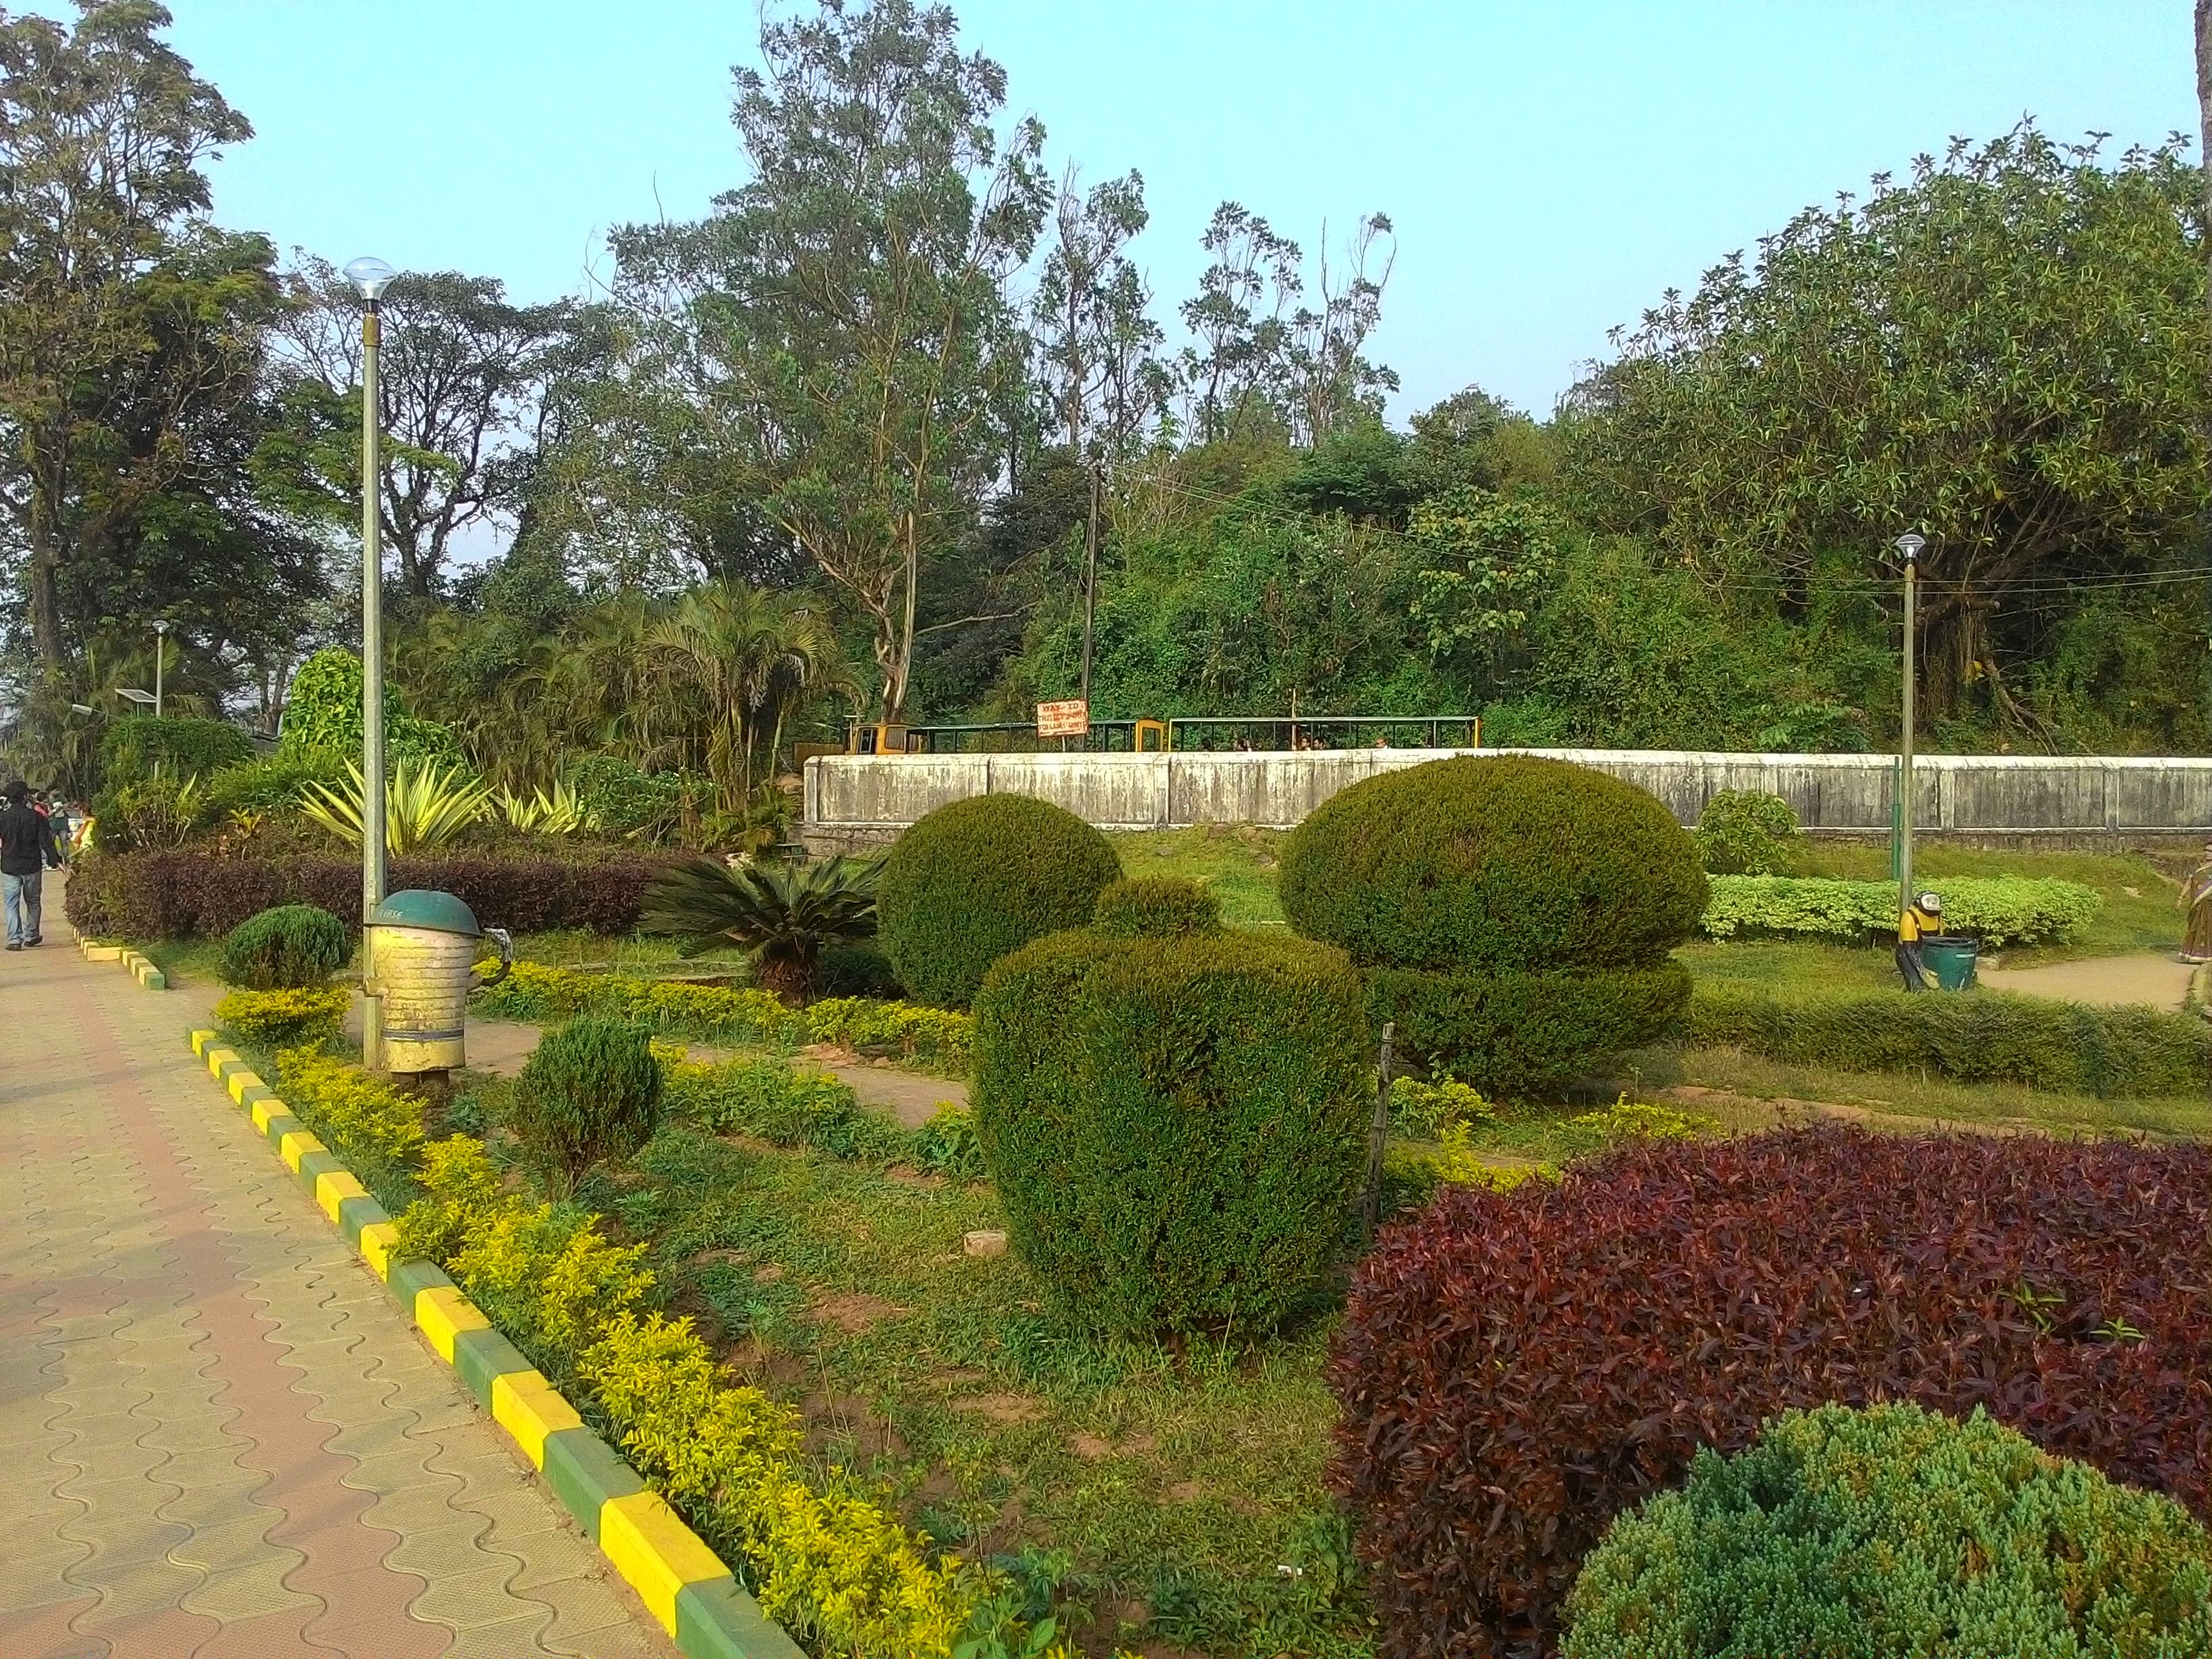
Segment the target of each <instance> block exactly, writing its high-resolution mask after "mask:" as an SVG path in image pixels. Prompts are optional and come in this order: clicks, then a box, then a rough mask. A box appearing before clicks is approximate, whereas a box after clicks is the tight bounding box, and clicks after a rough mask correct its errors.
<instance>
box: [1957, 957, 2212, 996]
mask: <svg viewBox="0 0 2212 1659" xmlns="http://www.w3.org/2000/svg"><path fill="white" fill-rule="evenodd" d="M2194 972H2196V969H2194V968H2192V967H2191V966H2190V964H2189V963H2185V962H2183V961H2181V960H2180V959H2179V957H2172V956H2168V955H2164V954H2161V953H2159V952H2156V951H2138V952H2136V954H2134V955H2132V956H2124V957H2087V958H2085V959H2084V960H2082V961H2080V962H2054V963H2051V964H2050V965H2049V966H2048V967H2044V968H1992V967H1990V966H1989V965H1988V964H1987V963H1984V964H1983V965H1982V967H1981V969H1980V970H1979V971H1978V973H1977V974H1976V975H1975V977H1976V978H1977V979H1978V981H1980V982H1981V983H1982V984H1984V985H1986V986H1988V987H1990V989H1991V990H1992V991H2022V992H2025V993H2027V994H2028V995H2029V996H2033V997H2056V998H2058V999H2060V1000H2063V1001H2067V1002H2090V1003H2096V1004H2099V1005H2100V1006H2105V1007H2119V1006H2125V1005H2129V1004H2135V1003H2142V1004H2148V1006H2151V1007H2153V1008H2165V1009H2169V1010H2178V1009H2179V1008H2180V1006H2181V1004H2182V999H2183V998H2184V997H2185V995H2187V994H2188V991H2189V976H2190V975H2191V974H2193V973H2194Z"/></svg>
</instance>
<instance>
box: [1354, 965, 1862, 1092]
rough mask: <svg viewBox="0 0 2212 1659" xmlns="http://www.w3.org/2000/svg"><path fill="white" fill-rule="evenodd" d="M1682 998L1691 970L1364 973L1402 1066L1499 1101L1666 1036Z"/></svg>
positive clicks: (1376, 1019)
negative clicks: (1408, 1063) (1420, 1068)
mask: <svg viewBox="0 0 2212 1659" xmlns="http://www.w3.org/2000/svg"><path fill="white" fill-rule="evenodd" d="M1899 994H1900V995H1902V994H1903V993H1901V992H1900V993H1899ZM1689 1001H1690V972H1689V969H1686V968H1685V967H1683V966H1682V964H1681V963H1679V962H1662V963H1659V964H1658V965H1656V967H1651V968H1645V969H1632V970H1629V971H1626V972H1616V973H1607V974H1556V973H1555V974H1425V973H1419V972H1416V971H1413V970H1410V969H1391V968H1378V969H1375V970H1374V971H1373V972H1371V973H1370V974H1369V975H1367V1018H1368V1020H1369V1023H1370V1025H1371V1026H1372V1027H1373V1028H1374V1029H1376V1030H1381V1029H1382V1026H1383V1022H1384V1021H1385V1020H1393V1021H1395V1022H1396V1024H1397V1027H1398V1033H1397V1042H1398V1044H1399V1047H1400V1050H1401V1052H1402V1053H1403V1054H1405V1055H1406V1056H1407V1058H1408V1059H1409V1060H1418V1061H1419V1062H1420V1063H1421V1064H1423V1065H1425V1066H1429V1067H1431V1068H1432V1069H1434V1070H1437V1071H1440V1072H1443V1073H1448V1074H1449V1075H1450V1076H1452V1077H1455V1078H1457V1079H1460V1080H1462V1082H1466V1083H1471V1084H1474V1085H1475V1086H1476V1087H1478V1088H1480V1089H1481V1090H1483V1091H1485V1092H1486V1093H1489V1094H1492V1095H1495V1096H1498V1097H1503V1098H1505V1099H1525V1098H1527V1097H1530V1096H1534V1095H1537V1094H1541V1093H1542V1092H1544V1091H1547V1090H1550V1089H1553V1088H1555V1087H1557V1086H1558V1085H1560V1084H1563V1083H1567V1082H1571V1081H1572V1080H1573V1079H1576V1078H1578V1077H1581V1076H1583V1075H1584V1074H1586V1073H1588V1072H1589V1071H1590V1070H1591V1069H1592V1068H1593V1067H1594V1066H1597V1065H1598V1064H1600V1063H1601V1061H1602V1060H1604V1058H1605V1057H1606V1056H1607V1055H1609V1054H1618V1053H1619V1052H1620V1050H1621V1049H1623V1048H1635V1047H1637V1046H1638V1045H1639V1044H1642V1043H1645V1042H1651V1041H1653V1040H1654V1039H1656V1038H1657V1037H1660V1036H1664V1035H1665V1034H1666V1033H1667V1032H1668V1031H1669V1030H1673V1029H1674V1027H1675V1025H1676V1024H1677V1022H1678V1021H1679V1020H1680V1018H1681V1013H1682V1010H1683V1009H1684V1008H1685V1007H1686V1006H1688V1004H1689Z"/></svg>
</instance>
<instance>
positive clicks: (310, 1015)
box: [215, 988, 353, 1051]
mask: <svg viewBox="0 0 2212 1659" xmlns="http://www.w3.org/2000/svg"><path fill="white" fill-rule="evenodd" d="M352 1000H353V993H352V992H350V991H347V990H343V989H335V988H334V989H331V990H328V991H317V990H301V989H290V990H282V991H233V992H232V993H231V994H229V995H228V996H227V997H225V998H223V1000H222V1001H220V1002H218V1003H216V1006H215V1017H216V1024H220V1025H225V1026H228V1028H229V1029H230V1030H234V1031H235V1032H237V1033H238V1035H239V1036H240V1037H243V1038H244V1039H245V1040H246V1042H250V1043H252V1045H253V1046H254V1047H255V1048H265V1049H270V1050H272V1051H273V1050H275V1049H278V1048H310V1049H313V1048H321V1047H323V1046H324V1044H325V1043H327V1042H330V1040H331V1038H332V1037H334V1036H337V1034H338V1030H339V1028H340V1027H341V1026H343V1024H345V1016H346V1008H347V1006H348V1005H349V1004H350V1003H351V1002H352Z"/></svg>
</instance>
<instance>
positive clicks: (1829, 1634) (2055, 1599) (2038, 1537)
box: [1561, 1405, 2212, 1659]
mask: <svg viewBox="0 0 2212 1659" xmlns="http://www.w3.org/2000/svg"><path fill="white" fill-rule="evenodd" d="M1566 1613H1567V1620H1568V1627H1567V1634H1566V1638H1565V1643H1564V1644H1563V1647H1562V1650H1561V1651H1562V1654H1563V1656H1564V1659H1697V1656H1704V1655H1709V1654H1715V1655H1719V1654H1727V1655H1744V1656H1762V1659H1763V1656H1767V1655H1774V1656H1780V1655H1784V1654H1788V1655H1799V1654H1802V1655H1815V1654H1817V1655H1820V1656H1824V1659H1890V1656H1892V1655H1899V1654H1916V1655H1926V1656H1929V1659H2021V1656H2025V1655H2037V1656H2051V1659H2057V1656H2060V1655H2066V1656H2078V1659H2092V1656H2096V1659H2197V1656H2201V1655H2203V1654H2205V1653H2207V1652H2212V1534H2207V1533H2206V1531H2205V1529H2204V1528H2203V1527H2201V1526H2199V1525H2198V1524H2197V1522H2195V1521H2194V1520H2192V1519H2191V1517H2190V1516H2189V1513H2188V1511H2186V1510H2184V1509H2183V1508H2182V1507H2181V1506H2180V1505H2179V1504H2176V1503H2174V1502H2173V1501H2172V1499H2171V1498H2163V1497H2160V1496H2157V1495H2155V1494H2153V1493H2150V1492H2137V1491H2136V1490H2134V1489H2133V1488H2131V1487H2128V1486H2119V1485H2117V1484H2115V1483H2114V1482H2112V1481H2111V1480H2107V1479H2106V1477H2105V1476H2104V1475H2102V1474H2099V1473H2098V1472H2097V1471H2096V1470H2094V1469H2092V1468H2089V1467H2088V1466H2087V1465H2086V1464H2082V1463H2076V1462H2069V1461H2067V1460H2064V1459H2061V1458H2056V1457H2052V1456H2050V1455H2047V1454H2045V1453H2044V1452H2042V1451H2039V1449H2037V1448H2036V1447H2035V1446H2034V1445H2033V1443H2030V1442H2029V1441H2028V1440H2027V1438H2026V1437H2023V1436H2021V1435H2019V1434H2015V1432H2013V1431H2011V1430H2010V1429H2008V1428H2005V1427H2002V1425H1999V1424H1997V1423H1996V1421H1994V1420H1993V1419H1990V1417H1989V1416H1987V1415H1986V1414H1985V1413H1984V1412H1982V1411H1981V1410H1980V1409H1979V1408H1976V1410H1975V1413H1974V1415H1973V1416H1972V1419H1969V1420H1967V1421H1966V1422H1964V1423H1955V1422H1953V1421H1951V1420H1949V1419H1946V1418H1943V1417H1939V1416H1937V1415H1936V1414H1935V1413H1931V1412H1927V1411H1923V1410H1922V1409H1921V1408H1920V1407H1917V1406H1911V1405H1887V1406H1877V1407H1871V1408H1869V1409H1867V1410H1864V1411H1855V1410H1852V1409H1850V1407H1844V1406H1825V1407H1820V1409H1818V1410H1815V1411H1811V1412H1787V1413H1784V1414H1783V1415H1782V1416H1781V1417H1779V1418H1778V1419H1775V1420H1774V1421H1773V1422H1772V1423H1771V1424H1770V1425H1768V1426H1767V1427H1766V1429H1765V1431H1763V1432H1762V1433H1761V1434H1760V1436H1759V1439H1758V1440H1757V1442H1756V1443H1753V1445H1752V1446H1750V1447H1749V1448H1747V1449H1745V1450H1744V1451H1741V1452H1740V1453H1738V1454H1737V1455H1735V1456H1733V1457H1725V1458H1724V1457H1722V1456H1719V1455H1717V1454H1716V1453H1714V1452H1713V1451H1711V1449H1705V1450H1701V1451H1699V1453H1698V1455H1697V1461H1696V1462H1695V1463H1694V1464H1693V1465H1692V1468H1691V1473H1690V1479H1689V1482H1688V1484H1687V1486H1685V1487H1684V1488H1682V1489H1681V1490H1680V1491H1678V1492H1665V1493H1662V1495H1660V1496H1659V1497H1657V1498H1652V1499H1651V1500H1650V1502H1648V1503H1646V1504H1644V1505H1643V1507H1642V1508H1640V1509H1638V1510H1632V1511H1630V1512H1629V1513H1627V1514H1626V1515H1623V1516H1620V1518H1619V1519H1617V1520H1616V1521H1614V1522H1613V1525H1612V1527H1611V1528H1609V1529H1608V1530H1607V1533H1606V1535H1605V1538H1604V1541H1602V1542H1601V1543H1600V1544H1599V1546H1598V1547H1597V1548H1596V1549H1595V1550H1593V1551H1592V1552H1591V1553H1590V1554H1589V1557H1588V1558H1587V1559H1585V1560H1584V1562H1583V1568H1582V1572H1581V1574H1580V1576H1579V1577H1578V1578H1577V1580H1576V1583H1575V1588H1574V1590H1573V1593H1572V1595H1571V1596H1570V1597H1569V1599H1568V1602H1567V1609H1566Z"/></svg>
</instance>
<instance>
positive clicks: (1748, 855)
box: [1697, 789, 1803, 876]
mask: <svg viewBox="0 0 2212 1659" xmlns="http://www.w3.org/2000/svg"><path fill="white" fill-rule="evenodd" d="M1697 838H1698V856H1699V858H1700V859H1702V860H1704V861H1705V870H1706V872H1707V873H1708V874H1710V875H1718V876H1781V875H1787V874H1788V873H1789V872H1790V864H1791V862H1792V860H1794V859H1795V857H1796V852H1797V848H1798V846H1799V845H1800V843H1801V842H1802V840H1803V836H1802V833H1801V832H1800V831H1799V829H1798V827H1797V813H1796V809H1795V808H1793V807H1792V806H1791V805H1790V803H1789V802H1788V801H1786V800H1784V799H1782V797H1781V796H1779V795H1769V794H1763V793H1760V792H1759V791H1758V790H1756V789H1723V790H1722V791H1721V792H1720V793H1718V794H1717V795H1715V796H1714V797H1713V798H1712V799H1711V800H1709V801H1707V802H1706V803H1705V811H1702V812H1700V813H1699V815H1698V828H1697Z"/></svg>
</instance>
